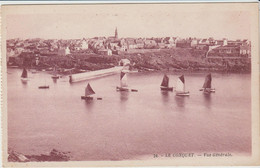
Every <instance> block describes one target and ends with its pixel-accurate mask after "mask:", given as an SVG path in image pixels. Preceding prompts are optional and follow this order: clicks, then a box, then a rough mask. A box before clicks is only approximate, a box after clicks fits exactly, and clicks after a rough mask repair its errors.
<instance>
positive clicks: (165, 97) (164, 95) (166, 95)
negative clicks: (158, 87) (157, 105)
mask: <svg viewBox="0 0 260 168" xmlns="http://www.w3.org/2000/svg"><path fill="white" fill-rule="evenodd" d="M161 95H162V101H163V103H164V104H165V103H167V102H169V92H168V91H161Z"/></svg>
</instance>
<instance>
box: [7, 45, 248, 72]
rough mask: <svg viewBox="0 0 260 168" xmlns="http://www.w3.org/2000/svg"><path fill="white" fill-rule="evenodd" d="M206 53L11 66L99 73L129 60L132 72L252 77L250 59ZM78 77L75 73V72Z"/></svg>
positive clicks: (76, 57)
mask: <svg viewBox="0 0 260 168" xmlns="http://www.w3.org/2000/svg"><path fill="white" fill-rule="evenodd" d="M205 56H206V51H205V50H198V49H186V48H175V49H161V50H158V49H157V50H151V51H145V52H131V53H130V52H125V53H122V54H120V55H112V56H104V55H96V54H89V55H86V54H73V55H70V56H63V57H62V56H49V57H43V58H40V63H39V65H38V66H36V65H35V58H34V57H32V56H23V57H19V58H17V59H16V60H14V61H13V62H11V63H10V62H9V65H17V66H19V67H24V66H26V67H30V68H40V69H44V68H50V67H54V66H57V67H59V68H60V69H62V68H64V69H70V68H74V69H78V70H90V71H93V70H99V69H106V68H110V67H113V66H116V65H118V62H119V61H120V60H121V59H129V60H130V62H131V67H130V68H132V69H135V70H138V71H165V70H166V71H188V72H196V71H212V72H236V73H249V72H250V71H251V59H250V58H242V57H237V58H227V57H225V58H224V57H221V58H219V57H208V58H206V57H205ZM74 73H75V72H74Z"/></svg>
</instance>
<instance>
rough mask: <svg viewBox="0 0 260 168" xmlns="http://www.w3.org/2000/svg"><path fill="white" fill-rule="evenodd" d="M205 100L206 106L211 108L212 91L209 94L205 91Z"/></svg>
mask: <svg viewBox="0 0 260 168" xmlns="http://www.w3.org/2000/svg"><path fill="white" fill-rule="evenodd" d="M203 100H204V104H205V107H206V108H208V109H210V108H211V93H209V94H206V93H203Z"/></svg>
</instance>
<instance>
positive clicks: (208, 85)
mask: <svg viewBox="0 0 260 168" xmlns="http://www.w3.org/2000/svg"><path fill="white" fill-rule="evenodd" d="M211 80H212V79H211V74H208V75H207V76H206V78H205V82H204V85H203V88H211Z"/></svg>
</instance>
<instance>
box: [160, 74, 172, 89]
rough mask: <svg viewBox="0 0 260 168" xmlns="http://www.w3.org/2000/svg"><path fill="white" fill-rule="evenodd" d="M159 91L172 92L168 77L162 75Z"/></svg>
mask: <svg viewBox="0 0 260 168" xmlns="http://www.w3.org/2000/svg"><path fill="white" fill-rule="evenodd" d="M161 90H164V91H173V87H169V77H168V76H167V75H164V77H163V80H162V83H161Z"/></svg>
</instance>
